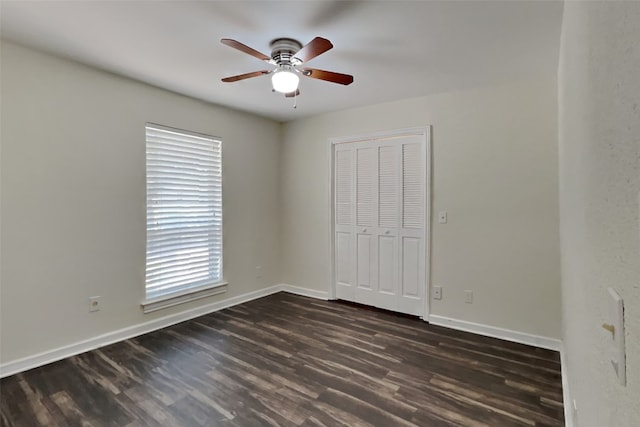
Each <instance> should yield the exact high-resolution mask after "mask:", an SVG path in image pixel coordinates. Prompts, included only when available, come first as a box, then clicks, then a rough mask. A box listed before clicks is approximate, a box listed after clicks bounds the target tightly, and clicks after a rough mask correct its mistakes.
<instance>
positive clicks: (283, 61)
mask: <svg viewBox="0 0 640 427" xmlns="http://www.w3.org/2000/svg"><path fill="white" fill-rule="evenodd" d="M270 47H271V59H273V61H274V62H275V63H276V64H277V65H279V66H287V65H298V64H300V63H301V62H302V61H298V60H297V59H295V58H294V57H293V55H294V54H295V53H296V52H298V51H299V50H300V49H302V44H301V43H300V42H299V41H297V40H294V39H287V38H282V39H275V40H273V41H272V42H271V43H270Z"/></svg>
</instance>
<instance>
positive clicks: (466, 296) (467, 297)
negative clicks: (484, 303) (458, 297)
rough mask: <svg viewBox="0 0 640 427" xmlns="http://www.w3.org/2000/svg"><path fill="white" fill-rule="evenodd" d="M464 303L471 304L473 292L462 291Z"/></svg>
mask: <svg viewBox="0 0 640 427" xmlns="http://www.w3.org/2000/svg"><path fill="white" fill-rule="evenodd" d="M464 302H466V303H467V304H473V291H470V290H466V291H464Z"/></svg>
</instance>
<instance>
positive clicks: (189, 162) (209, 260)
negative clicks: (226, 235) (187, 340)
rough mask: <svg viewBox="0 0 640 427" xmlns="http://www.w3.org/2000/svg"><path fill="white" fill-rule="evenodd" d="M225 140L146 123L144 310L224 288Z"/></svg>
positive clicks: (154, 308) (183, 300)
mask: <svg viewBox="0 0 640 427" xmlns="http://www.w3.org/2000/svg"><path fill="white" fill-rule="evenodd" d="M221 145H222V141H221V140H220V139H218V138H214V137H212V136H208V135H201V134H196V133H193V132H187V131H183V130H178V129H172V128H167V127H164V126H159V125H155V124H150V123H148V124H147V125H146V146H147V152H146V158H147V262H146V299H145V301H144V302H143V303H142V305H143V308H144V311H145V312H149V311H154V310H157V309H160V308H164V307H167V306H171V305H175V304H179V303H181V302H185V301H191V300H193V299H196V298H202V297H205V296H209V295H212V294H215V293H220V292H224V289H223V290H220V287H221V285H224V284H223V283H221V281H222V158H221V148H222V147H221ZM212 291H214V292H212Z"/></svg>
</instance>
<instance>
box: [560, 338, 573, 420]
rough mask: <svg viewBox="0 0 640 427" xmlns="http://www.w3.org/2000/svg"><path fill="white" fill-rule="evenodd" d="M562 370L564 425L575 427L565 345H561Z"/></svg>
mask: <svg viewBox="0 0 640 427" xmlns="http://www.w3.org/2000/svg"><path fill="white" fill-rule="evenodd" d="M560 369H561V374H562V402H563V406H564V425H565V427H574V426H575V425H576V423H575V420H574V419H573V417H574V415H573V400H572V399H571V393H570V392H569V371H568V370H567V356H566V351H565V347H564V343H562V344H561V345H560Z"/></svg>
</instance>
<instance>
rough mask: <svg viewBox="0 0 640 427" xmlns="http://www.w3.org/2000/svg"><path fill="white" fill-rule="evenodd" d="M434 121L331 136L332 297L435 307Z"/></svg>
mask: <svg viewBox="0 0 640 427" xmlns="http://www.w3.org/2000/svg"><path fill="white" fill-rule="evenodd" d="M430 145H431V143H430V128H419V129H404V130H398V131H392V132H381V133H377V134H372V135H365V136H359V137H349V138H335V139H332V140H331V166H332V169H331V170H332V173H331V176H332V180H331V188H332V192H331V207H332V208H331V218H332V227H331V259H332V289H331V293H332V296H333V297H335V298H338V299H343V300H347V301H353V302H357V303H361V304H367V305H371V306H374V307H379V308H384V309H387V310H393V311H397V312H401V313H406V314H412V315H416V316H422V317H426V316H427V314H428V307H427V300H428V298H427V297H426V296H427V295H428V278H429V274H428V266H429V262H428V260H429V256H430V254H429V212H430V194H429V189H430V184H431V182H430V181H431V178H430V154H431V150H430Z"/></svg>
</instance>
